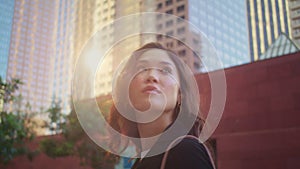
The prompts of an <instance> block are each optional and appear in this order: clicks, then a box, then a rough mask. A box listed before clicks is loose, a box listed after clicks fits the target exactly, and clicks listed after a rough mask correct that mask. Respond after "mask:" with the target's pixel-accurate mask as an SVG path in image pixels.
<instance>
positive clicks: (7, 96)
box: [0, 77, 36, 164]
mask: <svg viewBox="0 0 300 169" xmlns="http://www.w3.org/2000/svg"><path fill="white" fill-rule="evenodd" d="M22 84H23V83H22V82H21V80H19V79H12V80H11V81H8V82H4V81H3V80H2V78H1V77H0V100H1V101H2V103H3V104H2V106H1V112H0V145H1V148H0V163H4V164H7V163H8V162H9V161H11V160H12V159H13V158H14V157H15V156H16V155H20V154H27V155H28V157H29V159H32V158H33V155H34V154H35V153H36V152H35V151H30V150H29V149H28V148H27V146H26V144H25V143H26V141H30V140H32V139H33V138H34V131H33V124H34V123H33V122H32V120H31V115H30V114H29V113H26V112H24V111H22V110H21V109H18V106H17V107H16V109H15V110H12V111H6V110H5V108H4V106H5V105H6V104H8V103H13V104H14V103H16V102H20V100H21V99H22V97H21V96H20V95H19V96H16V94H15V93H16V91H17V90H18V89H19V86H20V85H22ZM24 107H25V109H27V110H28V109H30V106H29V104H27V105H26V106H24Z"/></svg>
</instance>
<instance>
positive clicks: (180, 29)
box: [177, 27, 185, 34]
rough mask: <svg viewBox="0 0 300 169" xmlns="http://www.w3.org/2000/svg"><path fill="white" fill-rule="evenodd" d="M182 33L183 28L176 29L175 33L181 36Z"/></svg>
mask: <svg viewBox="0 0 300 169" xmlns="http://www.w3.org/2000/svg"><path fill="white" fill-rule="evenodd" d="M184 32H185V28H184V27H182V28H178V29H177V33H178V34H183V33H184Z"/></svg>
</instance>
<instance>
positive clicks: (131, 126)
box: [108, 42, 204, 144]
mask: <svg viewBox="0 0 300 169" xmlns="http://www.w3.org/2000/svg"><path fill="white" fill-rule="evenodd" d="M150 49H161V50H164V51H166V52H167V53H168V55H169V57H170V58H171V60H172V61H173V62H174V64H175V65H176V68H177V72H178V74H179V79H180V81H179V83H180V86H181V89H184V90H181V91H180V95H181V99H185V101H181V102H177V104H176V106H175V108H174V116H173V117H174V120H175V119H176V118H177V116H178V114H179V112H180V109H183V110H184V112H183V113H186V114H187V116H191V118H194V119H196V120H195V121H194V124H193V126H192V128H191V129H190V130H189V133H188V134H189V135H193V136H196V137H199V135H200V132H201V130H202V127H203V125H204V120H202V119H201V118H200V112H192V110H199V107H195V106H198V105H199V104H196V105H195V104H193V103H194V100H191V98H193V97H187V96H190V95H196V94H197V93H195V92H198V91H192V90H193V87H191V85H190V84H189V82H190V79H191V78H194V77H193V74H191V73H187V72H191V70H190V69H189V68H188V67H187V66H186V65H185V64H184V62H183V61H181V60H180V58H179V56H178V55H177V54H176V53H175V52H173V51H172V50H170V49H167V48H165V47H163V46H162V45H161V44H160V43H156V42H151V43H148V44H146V45H144V46H142V47H141V48H139V49H137V50H136V51H134V52H133V54H132V55H131V57H130V58H129V59H128V61H127V63H126V65H125V66H124V68H123V70H122V73H124V74H126V73H128V72H130V70H131V69H133V66H132V65H135V63H136V61H137V60H138V57H139V56H141V55H142V54H143V53H144V52H146V51H147V50H150ZM124 74H123V75H122V76H120V77H119V78H118V79H117V81H116V85H115V88H116V89H115V90H117V91H118V92H119V94H120V96H123V95H122V94H121V93H122V92H124V91H125V89H124V88H123V87H124V86H122V78H124V79H126V78H127V77H126V75H124ZM118 92H117V93H118ZM122 104H126V103H122ZM132 113H133V112H132ZM195 116H196V118H195ZM108 123H109V124H110V125H111V127H112V128H114V129H115V130H116V131H118V132H119V133H121V134H122V135H125V136H129V137H134V138H139V132H138V129H137V124H136V122H133V121H131V120H128V119H127V118H125V117H123V116H122V115H121V114H120V112H119V111H118V110H117V108H116V106H115V104H114V105H113V106H112V107H111V111H110V115H109V118H108ZM113 137H114V138H113V139H114V140H115V139H121V138H120V135H115V136H113ZM135 144H139V143H135Z"/></svg>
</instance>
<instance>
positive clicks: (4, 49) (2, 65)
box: [0, 0, 15, 81]
mask: <svg viewBox="0 0 300 169" xmlns="http://www.w3.org/2000/svg"><path fill="white" fill-rule="evenodd" d="M14 3H15V2H14V1H13V0H12V1H6V0H0V28H1V29H0V77H1V78H2V80H3V81H5V80H6V71H7V64H8V57H9V46H10V36H11V29H12V24H13V16H14Z"/></svg>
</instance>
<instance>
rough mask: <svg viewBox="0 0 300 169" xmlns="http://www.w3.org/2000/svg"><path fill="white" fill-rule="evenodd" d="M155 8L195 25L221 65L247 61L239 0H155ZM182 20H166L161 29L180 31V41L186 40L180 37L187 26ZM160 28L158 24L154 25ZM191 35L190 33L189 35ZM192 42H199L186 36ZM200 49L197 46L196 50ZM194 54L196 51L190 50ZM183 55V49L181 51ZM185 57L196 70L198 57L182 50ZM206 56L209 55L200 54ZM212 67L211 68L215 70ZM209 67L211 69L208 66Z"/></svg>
mask: <svg viewBox="0 0 300 169" xmlns="http://www.w3.org/2000/svg"><path fill="white" fill-rule="evenodd" d="M157 11H158V12H165V13H168V14H174V15H177V16H179V17H181V18H182V19H186V20H188V21H189V22H190V23H191V24H192V25H194V26H196V27H197V28H198V29H199V30H200V31H201V32H202V33H204V34H205V35H206V36H207V38H208V39H209V40H210V41H211V43H212V44H213V46H214V47H215V48H216V52H217V54H218V56H219V57H220V61H221V62H222V63H223V65H224V67H230V66H234V65H239V64H243V63H247V62H249V61H250V58H249V55H248V53H249V52H248V39H247V27H246V23H247V22H246V15H245V11H246V6H245V3H244V2H243V1H240V0H234V1H228V2H227V1H226V2H225V1H221V0H216V1H209V0H176V1H175V0H158V1H157ZM180 22H182V20H180V19H179V20H177V21H173V22H172V21H167V22H166V23H165V26H163V25H162V29H165V30H167V35H168V34H172V33H173V34H175V33H176V34H182V39H180V40H181V41H182V42H185V41H187V40H188V39H186V38H184V37H185V36H186V34H185V33H184V32H187V31H188V29H189V28H184V26H183V25H182V24H181V23H180ZM158 27H159V28H160V27H161V26H160V25H159V26H158ZM193 37H195V36H192V38H193ZM190 40H192V41H193V43H195V45H198V46H199V44H201V43H202V42H201V39H190ZM170 45H173V46H174V48H180V46H181V45H182V44H180V43H178V44H169V45H167V46H170ZM200 50H201V49H200ZM194 52H196V53H198V52H199V51H194ZM181 53H182V54H185V52H184V51H181ZM186 55H187V56H189V58H185V59H186V60H191V61H188V63H189V65H190V67H192V68H193V69H194V71H196V70H197V69H199V68H200V67H199V66H200V65H199V62H200V61H199V60H198V58H199V57H193V54H188V53H186ZM200 57H207V59H208V60H209V56H200ZM218 68H219V67H216V68H215V69H218ZM211 69H212V70H213V69H214V68H213V67H211Z"/></svg>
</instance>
